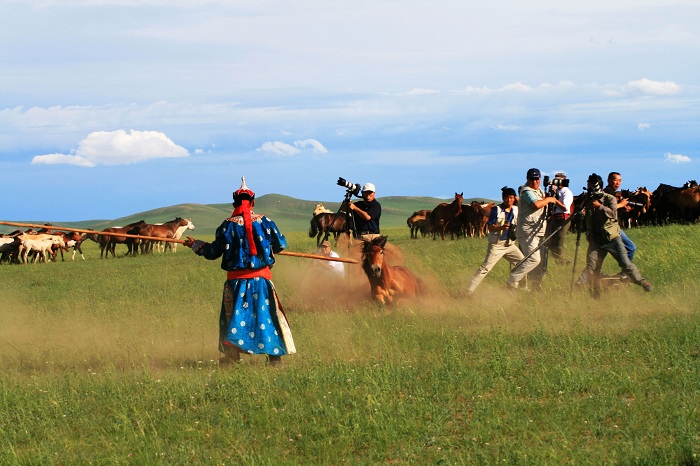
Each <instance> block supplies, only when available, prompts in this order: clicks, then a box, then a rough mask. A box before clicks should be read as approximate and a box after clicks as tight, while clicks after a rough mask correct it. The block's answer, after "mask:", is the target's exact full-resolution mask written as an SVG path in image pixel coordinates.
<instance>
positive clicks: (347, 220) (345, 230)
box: [322, 189, 355, 241]
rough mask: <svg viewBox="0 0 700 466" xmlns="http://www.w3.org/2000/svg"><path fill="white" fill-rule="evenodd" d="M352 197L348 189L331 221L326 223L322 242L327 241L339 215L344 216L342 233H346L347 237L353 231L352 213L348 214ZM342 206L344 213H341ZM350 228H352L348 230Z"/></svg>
mask: <svg viewBox="0 0 700 466" xmlns="http://www.w3.org/2000/svg"><path fill="white" fill-rule="evenodd" d="M352 195H353V191H352V190H350V189H348V190H347V191H345V198H344V199H343V202H341V203H340V207H338V210H337V212H336V213H335V215H334V216H333V219H332V220H331V221H330V222H329V223H328V226H326V228H325V229H324V233H323V240H322V241H327V240H328V237H329V236H330V232H331V228H332V227H333V225H334V224H335V221H336V219H337V218H338V217H339V216H340V214H341V213H342V214H344V215H345V227H344V228H343V233H348V235H349V234H350V231H355V217H353V215H352V213H351V212H350V199H351V198H352ZM343 206H345V212H343ZM351 226H352V228H350V227H351Z"/></svg>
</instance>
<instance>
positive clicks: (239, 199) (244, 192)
mask: <svg viewBox="0 0 700 466" xmlns="http://www.w3.org/2000/svg"><path fill="white" fill-rule="evenodd" d="M253 200H255V193H254V192H253V191H251V190H250V189H248V186H246V184H245V176H242V177H241V187H240V188H239V189H238V190H237V191H234V192H233V207H234V209H233V214H232V216H233V217H235V216H237V215H242V216H243V225H244V227H245V234H246V237H247V239H248V249H249V251H250V253H251V254H252V255H254V256H256V255H257V254H258V249H257V248H256V247H255V240H254V238H253V223H252V222H253V221H252V219H251V216H250V212H251V205H250V203H251V202H252V201H253Z"/></svg>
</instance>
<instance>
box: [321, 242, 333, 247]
mask: <svg viewBox="0 0 700 466" xmlns="http://www.w3.org/2000/svg"><path fill="white" fill-rule="evenodd" d="M319 246H320V247H322V248H325V247H329V248H330V247H331V242H330V241H321V244H320V245H319Z"/></svg>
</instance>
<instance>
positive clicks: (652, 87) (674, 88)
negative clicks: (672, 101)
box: [625, 78, 683, 95]
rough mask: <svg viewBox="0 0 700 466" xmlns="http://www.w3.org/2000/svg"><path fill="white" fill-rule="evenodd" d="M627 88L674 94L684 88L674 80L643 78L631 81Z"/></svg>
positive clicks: (639, 91)
mask: <svg viewBox="0 0 700 466" xmlns="http://www.w3.org/2000/svg"><path fill="white" fill-rule="evenodd" d="M625 90H626V91H627V92H632V93H641V94H647V95H674V94H678V93H680V92H681V91H682V90H683V88H682V87H681V86H679V85H678V84H676V83H675V82H673V81H652V80H651V79H647V78H642V79H638V80H637V81H629V82H628V83H627V84H626V85H625Z"/></svg>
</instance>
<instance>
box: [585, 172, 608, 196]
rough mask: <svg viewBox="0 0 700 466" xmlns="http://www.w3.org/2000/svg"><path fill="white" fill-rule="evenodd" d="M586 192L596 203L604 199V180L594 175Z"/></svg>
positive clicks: (588, 183) (587, 185)
mask: <svg viewBox="0 0 700 466" xmlns="http://www.w3.org/2000/svg"><path fill="white" fill-rule="evenodd" d="M586 190H587V191H588V195H589V196H590V197H591V199H593V200H595V201H599V200H601V199H603V195H604V194H605V192H604V191H603V178H601V176H600V175H598V174H596V173H592V174H591V176H589V177H588V181H587V182H586Z"/></svg>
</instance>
